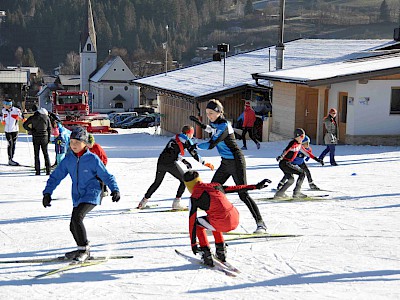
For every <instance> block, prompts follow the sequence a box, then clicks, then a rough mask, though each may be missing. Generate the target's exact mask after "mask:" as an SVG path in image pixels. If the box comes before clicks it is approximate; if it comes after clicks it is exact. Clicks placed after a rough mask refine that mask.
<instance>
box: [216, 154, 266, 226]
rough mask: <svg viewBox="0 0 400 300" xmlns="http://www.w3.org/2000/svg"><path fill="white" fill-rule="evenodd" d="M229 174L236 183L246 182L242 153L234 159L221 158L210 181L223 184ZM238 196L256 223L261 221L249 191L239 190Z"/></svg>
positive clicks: (244, 162) (242, 183)
mask: <svg viewBox="0 0 400 300" xmlns="http://www.w3.org/2000/svg"><path fill="white" fill-rule="evenodd" d="M231 176H232V177H233V181H234V182H235V184H236V185H244V184H247V179H246V161H245V159H244V156H243V155H241V156H238V157H235V159H225V158H223V159H222V161H221V165H220V167H219V168H218V169H217V171H216V172H215V174H214V176H213V178H212V179H211V182H218V183H220V184H224V183H225V182H226V181H227V180H228V179H229V177H231ZM239 198H240V200H242V201H243V202H244V204H246V206H247V208H248V209H249V210H250V212H251V214H252V216H253V218H254V220H256V223H258V222H262V221H263V218H262V217H261V214H260V210H259V209H258V206H257V204H256V203H255V202H254V200H253V199H252V198H251V197H250V195H249V193H248V192H247V191H244V192H240V193H239Z"/></svg>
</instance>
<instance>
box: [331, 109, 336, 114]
mask: <svg viewBox="0 0 400 300" xmlns="http://www.w3.org/2000/svg"><path fill="white" fill-rule="evenodd" d="M329 113H330V114H337V110H336V108H331V109H330V110H329Z"/></svg>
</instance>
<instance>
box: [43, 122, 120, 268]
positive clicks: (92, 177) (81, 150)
mask: <svg viewBox="0 0 400 300" xmlns="http://www.w3.org/2000/svg"><path fill="white" fill-rule="evenodd" d="M87 142H88V134H87V132H86V129H85V128H83V127H80V126H78V127H75V129H74V130H73V131H72V133H71V140H70V148H71V150H72V151H69V152H68V153H67V155H66V156H65V158H64V159H63V160H62V161H61V162H60V164H59V165H58V166H57V168H56V169H55V170H54V171H53V172H52V173H51V175H50V177H49V179H48V180H47V184H46V187H45V189H44V190H43V206H44V207H48V206H51V204H50V202H51V200H52V199H51V194H52V193H53V191H54V190H55V189H56V187H57V186H58V185H59V184H60V182H61V181H62V180H63V179H64V178H65V177H66V176H67V175H68V174H69V175H70V177H71V180H72V202H73V210H72V215H71V222H70V231H71V233H72V235H73V237H74V239H75V242H76V244H77V246H78V248H77V250H74V251H71V252H68V253H66V254H65V256H66V257H67V258H68V259H73V260H75V261H77V262H83V261H85V260H87V259H88V258H89V257H90V245H89V241H88V240H87V235H86V228H85V225H84V224H83V219H84V218H85V216H86V214H87V213H88V212H90V211H91V210H92V209H93V208H94V207H95V206H96V205H98V204H100V194H101V189H100V185H99V182H98V181H97V179H96V176H98V177H99V178H100V179H101V180H103V181H104V182H105V183H106V184H107V185H108V187H109V188H110V189H111V190H112V193H111V196H112V201H113V202H118V201H119V200H120V193H119V189H118V186H117V183H116V181H115V178H114V176H113V175H111V174H110V173H108V171H107V169H106V168H105V166H104V164H103V163H102V162H101V160H100V159H99V157H98V156H97V155H95V154H93V153H91V152H90V151H89V150H88V149H87V146H86V144H87Z"/></svg>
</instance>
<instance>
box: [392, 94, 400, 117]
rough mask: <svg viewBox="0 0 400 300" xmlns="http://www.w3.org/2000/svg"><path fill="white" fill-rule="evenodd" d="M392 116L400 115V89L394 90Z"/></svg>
mask: <svg viewBox="0 0 400 300" xmlns="http://www.w3.org/2000/svg"><path fill="white" fill-rule="evenodd" d="M390 114H400V87H395V88H392V95H391V97H390Z"/></svg>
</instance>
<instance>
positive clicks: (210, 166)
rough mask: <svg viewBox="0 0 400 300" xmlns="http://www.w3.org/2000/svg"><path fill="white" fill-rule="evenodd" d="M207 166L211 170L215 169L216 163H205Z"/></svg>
mask: <svg viewBox="0 0 400 300" xmlns="http://www.w3.org/2000/svg"><path fill="white" fill-rule="evenodd" d="M204 165H205V166H206V167H207V168H210V169H211V171H214V165H213V164H212V163H205V164H204Z"/></svg>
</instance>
